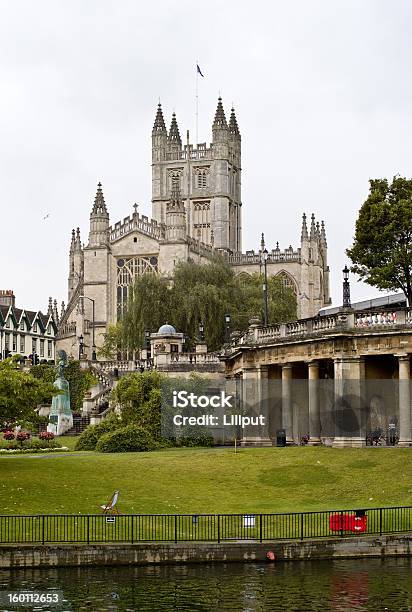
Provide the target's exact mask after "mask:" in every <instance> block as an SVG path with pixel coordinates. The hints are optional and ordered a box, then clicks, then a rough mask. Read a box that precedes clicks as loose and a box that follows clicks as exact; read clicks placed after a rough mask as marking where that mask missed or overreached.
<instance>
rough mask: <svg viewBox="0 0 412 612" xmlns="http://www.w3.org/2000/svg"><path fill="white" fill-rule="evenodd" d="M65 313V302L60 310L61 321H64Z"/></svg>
mask: <svg viewBox="0 0 412 612" xmlns="http://www.w3.org/2000/svg"><path fill="white" fill-rule="evenodd" d="M65 312H66V305H65V303H64V301H63V302H62V304H61V308H60V321H61V320H62V319H63V317H64V313H65Z"/></svg>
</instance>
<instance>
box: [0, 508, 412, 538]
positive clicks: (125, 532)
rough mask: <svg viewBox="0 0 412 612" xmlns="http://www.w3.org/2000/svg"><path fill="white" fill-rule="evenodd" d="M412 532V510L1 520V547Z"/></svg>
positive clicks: (55, 516)
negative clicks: (4, 545) (63, 543)
mask: <svg viewBox="0 0 412 612" xmlns="http://www.w3.org/2000/svg"><path fill="white" fill-rule="evenodd" d="M408 531H412V506H407V507H393V508H369V509H362V510H338V511H336V510H328V511H322V512H301V513H282V514H250V513H249V514H120V515H104V514H89V515H72V514H64V515H63V514H44V515H32V516H19V515H3V516H0V544H19V543H25V544H48V543H56V542H57V543H58V542H66V543H84V544H93V543H99V542H123V543H132V544H133V543H137V542H196V541H207V542H225V541H244V540H255V541H259V542H263V541H265V540H284V539H287V540H304V539H309V538H326V537H333V536H335V537H345V536H353V535H368V534H370V535H372V534H379V535H382V534H388V533H400V532H408Z"/></svg>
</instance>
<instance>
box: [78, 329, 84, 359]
mask: <svg viewBox="0 0 412 612" xmlns="http://www.w3.org/2000/svg"><path fill="white" fill-rule="evenodd" d="M83 350H84V343H83V334H81V335H80V336H79V361H80V359H81V358H82V355H83Z"/></svg>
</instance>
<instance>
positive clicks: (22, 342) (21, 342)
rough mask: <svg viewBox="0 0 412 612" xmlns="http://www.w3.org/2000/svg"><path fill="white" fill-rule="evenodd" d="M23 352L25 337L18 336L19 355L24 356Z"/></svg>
mask: <svg viewBox="0 0 412 612" xmlns="http://www.w3.org/2000/svg"><path fill="white" fill-rule="evenodd" d="M25 350H26V343H25V337H24V336H20V353H21V354H22V355H24V353H25Z"/></svg>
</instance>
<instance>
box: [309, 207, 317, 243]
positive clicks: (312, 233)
mask: <svg viewBox="0 0 412 612" xmlns="http://www.w3.org/2000/svg"><path fill="white" fill-rule="evenodd" d="M315 238H316V225H315V215H314V214H313V213H312V215H311V217H310V239H311V240H315Z"/></svg>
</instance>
